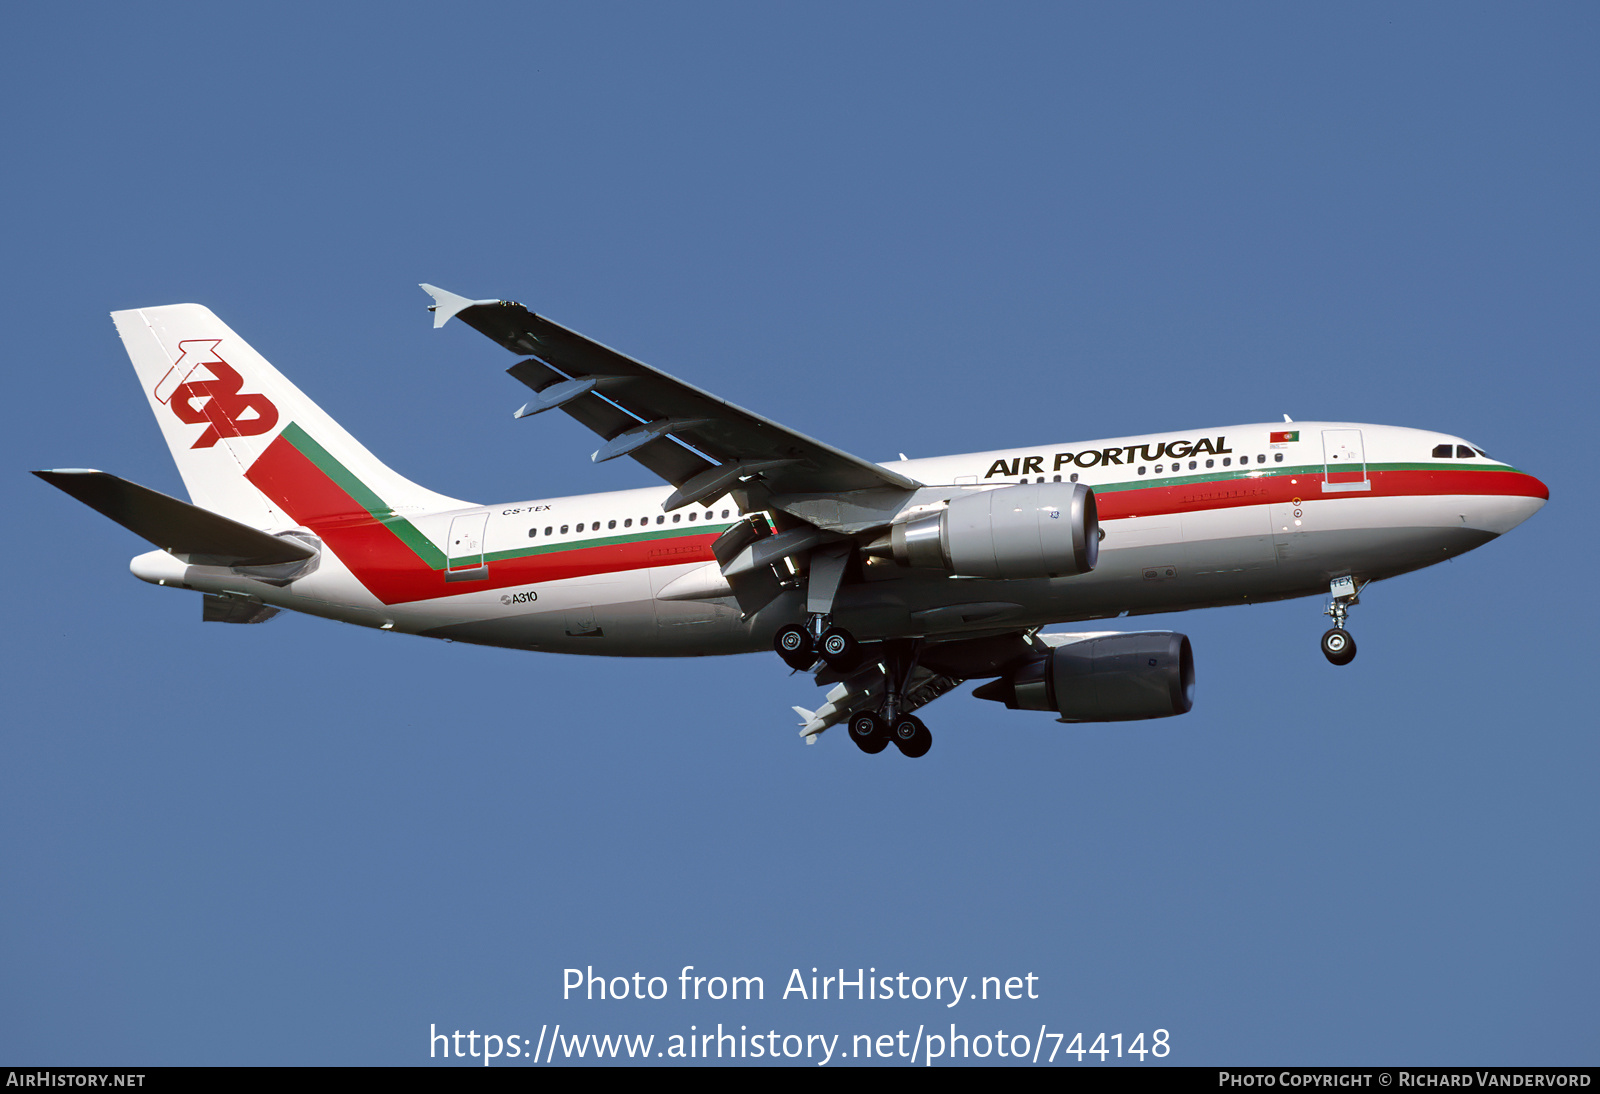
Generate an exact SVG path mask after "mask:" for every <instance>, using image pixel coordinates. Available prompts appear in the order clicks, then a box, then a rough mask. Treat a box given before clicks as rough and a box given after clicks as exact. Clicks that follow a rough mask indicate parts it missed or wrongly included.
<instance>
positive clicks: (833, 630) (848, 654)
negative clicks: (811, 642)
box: [817, 627, 861, 672]
mask: <svg viewBox="0 0 1600 1094" xmlns="http://www.w3.org/2000/svg"><path fill="white" fill-rule="evenodd" d="M817 652H818V653H820V654H821V655H822V659H823V660H824V661H826V662H827V663H828V667H829V668H831V669H836V670H838V671H840V672H848V671H850V670H851V669H853V668H855V667H856V666H857V665H859V664H861V643H859V642H857V641H856V639H855V635H853V634H851V633H850V632H849V631H847V630H845V629H844V628H843V627H829V628H828V629H827V630H825V631H823V632H822V640H821V641H820V642H818V643H817Z"/></svg>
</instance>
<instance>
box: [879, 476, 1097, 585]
mask: <svg viewBox="0 0 1600 1094" xmlns="http://www.w3.org/2000/svg"><path fill="white" fill-rule="evenodd" d="M889 535H890V540H889V547H890V549H891V552H892V554H893V557H894V560H895V561H896V562H898V563H899V564H900V565H902V566H910V567H914V568H916V569H925V570H944V571H946V572H948V573H952V574H957V575H960V576H962V577H995V578H1013V577H1070V576H1072V575H1075V574H1086V573H1088V572H1089V571H1090V570H1092V569H1094V567H1095V563H1096V562H1097V561H1098V560H1099V557H1100V520H1099V516H1098V514H1097V513H1096V511H1095V503H1094V491H1093V490H1090V489H1089V488H1088V487H1087V486H1085V485H1084V484H1083V483H1081V482H1036V483H1028V484H1027V485H1023V486H1005V487H1001V488H1000V489H998V490H984V491H981V492H977V493H963V494H961V495H960V496H959V497H956V498H953V499H952V500H951V502H950V504H949V506H947V507H946V508H945V509H944V510H942V511H941V512H938V513H934V514H931V515H929V516H926V517H919V518H918V519H916V520H911V521H906V522H905V523H904V524H897V525H895V526H894V527H893V528H892V529H890V533H889Z"/></svg>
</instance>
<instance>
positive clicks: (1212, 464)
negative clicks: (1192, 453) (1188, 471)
mask: <svg viewBox="0 0 1600 1094" xmlns="http://www.w3.org/2000/svg"><path fill="white" fill-rule="evenodd" d="M1216 465H1217V461H1216V460H1207V461H1206V466H1207V467H1215V466H1216Z"/></svg>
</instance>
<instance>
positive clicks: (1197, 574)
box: [35, 285, 1549, 756]
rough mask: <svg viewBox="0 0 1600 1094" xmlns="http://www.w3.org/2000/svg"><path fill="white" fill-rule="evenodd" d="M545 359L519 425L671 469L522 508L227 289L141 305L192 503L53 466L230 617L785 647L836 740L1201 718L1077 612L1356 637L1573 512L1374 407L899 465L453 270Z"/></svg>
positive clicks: (469, 313) (723, 648)
mask: <svg viewBox="0 0 1600 1094" xmlns="http://www.w3.org/2000/svg"><path fill="white" fill-rule="evenodd" d="M423 288H424V289H426V290H427V291H428V292H429V293H430V294H431V295H432V296H433V298H434V301H435V302H434V304H433V306H432V307H431V308H430V310H431V311H432V312H433V315H434V326H435V327H441V326H443V325H444V324H445V323H446V322H447V321H448V320H450V319H451V318H459V319H461V320H462V321H463V322H465V323H466V324H467V325H468V326H470V327H472V328H474V329H475V330H477V331H479V332H481V333H483V334H485V335H487V336H488V337H489V338H490V339H492V340H493V341H494V342H496V343H498V344H499V345H500V346H502V347H503V348H505V349H507V350H509V351H510V352H512V353H513V354H515V355H516V356H517V357H518V358H519V359H518V361H517V363H516V364H514V365H512V366H511V368H510V369H508V370H507V371H508V372H509V373H510V375H511V376H512V378H513V379H515V380H517V381H519V382H520V383H522V384H523V385H525V386H526V387H527V388H528V389H529V391H530V392H531V398H530V399H529V401H528V402H527V403H526V404H525V405H524V406H523V407H522V408H521V409H520V410H518V411H517V412H516V414H517V416H518V417H529V416H532V415H537V414H542V413H544V412H546V411H551V410H560V411H561V412H562V413H564V414H567V415H569V416H571V417H572V418H574V419H576V420H577V421H578V422H579V423H581V424H582V425H584V426H587V427H588V428H589V429H591V430H593V431H594V432H595V433H597V434H598V435H599V437H600V439H601V445H600V447H599V449H598V450H597V451H596V452H595V453H594V457H593V458H594V459H595V460H596V461H604V460H610V459H615V458H618V457H621V456H627V457H629V458H631V459H633V460H635V461H637V462H638V463H640V464H642V465H643V466H644V467H645V469H646V470H648V471H650V472H652V473H653V474H655V475H656V476H658V477H659V478H660V479H662V480H664V481H665V482H666V484H667V485H665V486H656V487H646V488H642V489H637V490H623V491H616V492H612V493H604V494H587V495H577V496H571V497H560V498H543V499H538V500H534V501H516V502H509V503H504V504H497V505H478V504H475V503H472V502H468V501H462V500H460V499H458V498H450V497H445V496H443V495H441V494H437V493H434V492H433V491H431V490H428V489H426V488H425V487H422V486H419V485H417V484H416V483H414V482H411V481H410V480H408V479H406V478H404V477H402V476H401V475H399V474H397V473H396V472H394V471H392V470H390V469H389V468H388V467H387V466H385V465H384V464H383V463H381V462H380V461H379V460H378V459H377V458H376V457H374V456H373V455H372V454H371V453H370V452H368V451H367V450H366V449H365V448H364V447H362V446H361V444H360V443H358V442H357V441H356V440H355V438H353V437H352V436H350V434H349V433H347V432H345V430H344V429H343V428H341V427H340V426H339V425H338V424H337V423H336V422H334V421H333V419H331V418H330V417H328V415H327V414H325V413H324V412H323V411H322V410H321V409H320V408H318V407H317V405H316V404H315V403H313V402H312V401H311V400H309V399H308V398H306V397H305V396H304V395H303V394H301V392H300V391H299V389H298V388H296V387H295V386H294V385H293V384H291V383H290V382H289V381H288V380H287V379H285V378H284V377H283V376H282V375H281V374H280V373H279V372H278V371H277V370H276V369H275V368H273V367H272V366H271V365H270V364H268V363H267V361H266V360H265V359H264V358H262V357H261V356H260V355H259V354H258V353H256V352H255V350H253V349H251V348H250V346H249V345H248V344H246V343H245V342H244V340H243V339H241V338H240V337H239V336H238V335H237V334H235V333H234V332H233V331H232V330H230V329H229V328H228V327H227V326H226V325H224V324H223V323H222V321H221V320H219V319H218V318H217V317H216V316H215V315H213V314H212V313H211V312H210V311H208V310H207V309H206V308H204V307H201V306H199V305H197V304H176V305H171V306H167V307H157V308H141V309H136V310H131V311H119V312H115V313H113V315H112V318H113V319H114V320H115V322H116V326H117V331H118V333H119V334H120V335H121V337H122V341H123V344H124V346H125V347H126V349H127V351H128V355H129V357H131V358H132V360H133V365H134V369H135V371H136V372H137V374H138V377H139V383H140V386H141V387H142V388H143V389H144V392H145V394H146V396H147V397H148V398H149V402H150V408H151V410H152V411H154V413H155V416H156V421H157V422H158V423H159V424H160V426H161V430H162V433H163V434H164V435H165V437H166V440H167V444H168V446H169V447H170V448H171V451H172V455H173V458H174V459H175V460H176V462H177V465H178V470H179V472H180V473H181V475H182V477H183V482H184V485H185V487H186V488H187V489H188V492H189V497H190V501H189V502H183V501H180V500H178V499H176V498H171V497H168V496H166V495H164V494H160V493H157V492H156V491H153V490H150V489H147V488H145V487H142V486H138V485H136V484H134V483H131V482H128V481H126V480H123V479H120V478H117V477H115V476H113V475H109V474H106V473H104V472H100V471H91V470H81V469H62V470H52V471H38V472H35V474H37V475H38V476H39V477H40V478H43V479H44V480H46V481H47V482H50V483H51V484H53V485H55V486H57V487H60V488H61V489H62V490H64V491H66V492H67V493H69V494H71V495H72V496H73V497H75V498H78V499H79V500H80V501H83V502H85V503H87V504H88V505H90V506H93V507H94V508H95V509H97V510H99V511H100V512H102V513H104V514H105V515H107V516H109V517H110V518H111V519H112V520H115V521H117V522H118V523H120V524H122V525H123V526H125V527H126V528H128V529H130V530H131V531H133V532H135V533H137V534H138V535H140V536H142V537H143V538H144V539H146V540H148V541H149V542H151V543H152V544H154V545H155V546H156V547H157V550H154V551H150V552H148V553H146V554H141V555H139V556H137V557H136V558H134V559H133V561H132V563H131V569H132V571H133V573H134V575H135V576H137V577H139V578H142V579H143V580H145V581H149V582H152V583H154V584H157V585H163V586H168V587H172V588H179V589H190V590H197V591H199V592H201V593H203V594H204V598H203V599H204V603H203V613H202V614H203V618H204V619H205V620H207V621H212V622H224V623H259V622H262V621H264V620H266V619H268V618H271V617H272V616H273V615H275V614H276V613H277V612H279V611H280V610H283V609H288V610H292V611H298V612H305V613H307V614H310V615H319V616H325V617H327V618H330V619H338V620H342V621H344V622H347V623H356V624H360V625H362V626H368V627H377V628H381V629H383V630H389V631H400V632H404V633H408V634H417V635H423V636H426V637H430V638H445V639H452V640H454V641H458V642H474V643H480V644H483V645H491V646H507V647H512V648H516V649H524V650H537V651H549V652H560V653H574V654H598V655H606V656H621V657H661V656H672V657H684V656H704V655H711V654H733V653H748V652H751V651H756V650H762V649H774V650H776V652H777V654H778V655H779V656H780V657H782V658H783V660H784V661H785V662H787V663H788V664H789V665H791V666H793V667H794V668H795V669H797V670H804V671H809V672H812V673H814V674H815V677H816V680H817V683H818V684H819V685H820V686H824V687H829V688H830V690H829V691H828V692H827V693H826V698H825V699H824V701H823V702H822V704H821V705H820V707H819V708H818V709H816V710H814V711H813V710H806V709H803V708H800V707H796V708H795V710H796V711H798V712H799V713H800V715H801V718H802V722H803V724H802V727H801V735H802V736H803V737H804V738H805V740H806V741H807V743H814V742H815V741H816V739H817V736H818V735H819V734H821V733H822V732H823V731H824V730H826V729H828V728H829V727H830V726H833V725H837V724H841V723H842V724H846V725H847V726H848V732H849V735H850V738H851V739H852V740H853V741H855V743H856V744H857V745H858V746H859V747H860V748H861V749H862V750H863V751H865V752H869V753H876V752H881V751H883V750H884V749H885V748H886V747H887V746H888V745H890V744H891V743H892V744H894V745H895V746H896V747H897V748H898V749H899V750H900V751H901V752H902V753H904V754H905V755H907V756H921V755H923V754H925V753H926V752H927V751H928V749H929V747H930V746H931V744H932V740H933V738H932V735H931V733H930V732H929V730H928V728H927V726H926V725H925V724H924V723H923V721H922V720H921V719H920V718H919V717H918V716H917V714H916V712H917V711H918V710H920V709H921V708H922V707H923V706H925V705H927V704H928V703H930V702H932V701H933V700H934V699H937V698H938V697H939V696H941V695H943V694H944V693H946V692H948V691H950V690H951V689H953V688H955V687H956V686H957V685H959V684H960V683H962V682H963V681H966V680H972V679H984V680H987V681H988V682H987V683H985V684H983V685H981V686H980V687H978V688H977V689H976V690H975V691H974V692H973V694H974V695H975V696H977V697H979V698H982V699H991V700H996V701H998V702H1002V703H1004V704H1005V705H1006V706H1007V707H1010V708H1013V709H1021V710H1037V711H1048V712H1050V713H1052V714H1055V715H1056V716H1057V717H1058V718H1059V719H1060V720H1061V721H1063V722H1098V721H1123V720H1131V719H1142V718H1160V717H1165V716H1169V715H1176V714H1182V713H1185V712H1187V711H1188V710H1189V709H1190V708H1191V706H1192V704H1193V697H1194V658H1193V655H1192V652H1191V649H1190V643H1189V640H1188V638H1187V637H1185V636H1184V635H1181V634H1177V633H1173V632H1168V631H1134V632H1109V631H1091V632H1083V633H1052V632H1046V631H1044V630H1043V629H1042V628H1044V627H1045V626H1047V625H1050V624H1061V623H1070V622H1078V621H1087V620H1096V619H1108V618H1113V617H1122V616H1129V615H1143V614H1148V613H1154V612H1173V611H1182V610H1187V609H1191V608H1205V607H1215V606H1218V605H1228V604H1243V603H1251V602H1259V601H1268V600H1280V599H1285V598H1288V597H1303V596H1313V595H1318V594H1325V595H1327V596H1328V597H1329V598H1330V603H1329V606H1328V608H1327V614H1328V615H1329V616H1330V617H1331V618H1332V624H1333V625H1332V627H1330V628H1329V629H1328V630H1327V632H1326V633H1325V634H1323V636H1322V652H1323V654H1324V655H1325V656H1326V657H1327V659H1328V660H1329V661H1330V662H1332V663H1333V664H1335V665H1343V664H1348V663H1349V662H1350V660H1351V659H1352V658H1353V657H1354V656H1355V653H1356V646H1355V640H1354V638H1353V637H1352V636H1351V634H1350V631H1349V630H1348V629H1347V627H1346V622H1347V619H1348V615H1349V611H1350V609H1351V608H1352V607H1354V606H1355V605H1356V604H1357V603H1358V599H1359V596H1360V594H1361V591H1362V589H1363V588H1364V587H1365V586H1366V585H1367V584H1368V583H1369V582H1372V581H1376V580H1380V579H1383V578H1389V577H1393V576H1395V575H1397V574H1402V573H1405V572H1407V571H1409V570H1415V569H1419V568H1421V567H1423V566H1429V565H1432V564H1434V563H1436V562H1443V561H1445V560H1446V559H1450V558H1453V557H1455V556H1456V555H1459V554H1461V553H1463V552H1465V551H1470V550H1472V549H1473V548H1475V547H1480V546H1482V545H1483V544H1485V543H1487V542H1489V541H1490V540H1492V539H1494V538H1495V537H1496V536H1499V535H1502V534H1504V533H1505V532H1508V531H1510V530H1511V529H1512V528H1514V527H1516V526H1517V525H1518V524H1520V523H1522V522H1523V521H1524V520H1527V519H1528V518H1529V517H1530V516H1532V515H1533V514H1534V513H1535V512H1537V511H1538V509H1539V508H1540V507H1541V506H1542V505H1544V503H1545V501H1546V500H1547V499H1548V498H1549V491H1548V490H1547V489H1546V488H1545V486H1544V484H1543V483H1541V482H1540V481H1539V480H1538V479H1536V478H1534V477H1533V476H1531V475H1529V474H1526V473H1525V472H1522V471H1518V470H1516V469H1515V468H1513V467H1511V466H1509V465H1508V464H1505V463H1503V462H1501V461H1500V460H1497V459H1494V458H1492V457H1490V456H1489V455H1488V454H1487V453H1485V452H1484V451H1483V450H1482V449H1481V448H1479V447H1478V446H1477V445H1475V444H1472V443H1470V442H1468V441H1466V440H1464V439H1462V438H1460V437H1455V436H1449V435H1446V434H1442V433H1433V432H1429V431H1427V430H1422V429H1406V428H1399V427H1394V426H1378V425H1366V424H1360V423H1353V422H1291V421H1289V420H1288V419H1287V417H1286V418H1285V420H1284V421H1283V422H1281V423H1278V422H1273V423H1266V424H1255V425H1227V426H1215V427H1208V428H1204V429H1189V430H1183V431H1180V432H1175V433H1156V434H1150V435H1148V436H1141V437H1117V438H1110V439H1106V440H1092V441H1077V442H1070V443H1066V444H1058V445H1046V446H1041V447H1034V448H1019V449H1007V450H1004V451H998V452H977V453H971V454H967V455H959V456H941V457H935V458H931V459H917V460H905V459H902V460H901V461H900V462H897V463H892V464H876V463H871V462H869V461H867V460H863V459H860V458H858V457H856V456H852V455H850V454H849V453H847V452H843V451H841V450H839V449H837V448H834V447H832V446H830V445H827V444H824V443H822V442H821V441H817V440H814V439H812V438H810V437H807V436H804V435H803V434H800V433H796V432H795V431H794V430H791V429H787V428H785V427H784V426H781V425H779V424H778V423H776V422H774V421H772V420H770V419H767V418H764V417H762V416H760V415H758V414H755V413H753V412H751V411H748V410H744V409H742V408H740V407H737V406H733V405H732V404H730V403H727V402H724V401H723V400H721V399H719V398H717V397H716V396H714V395H711V394H710V393H708V392H705V391H702V390H700V389H699V388H696V387H694V386H692V385H691V384H688V383H685V382H684V381H682V380H678V379H676V378H674V377H672V376H669V375H667V374H666V373H664V372H661V371H659V370H657V369H654V368H651V367H650V366H648V365H645V364H642V363H640V362H638V361H635V360H633V359H631V358H629V357H626V356H624V355H622V354H620V353H618V352H616V351H615V350H612V349H608V348H607V347H605V346H603V345H600V344H599V343H597V342H594V341H591V340H590V339H588V338H585V337H584V336H583V335H581V334H578V333H576V332H575V331H572V330H568V329H567V328H565V327H563V326H560V325H558V324H556V323H554V322H552V321H551V320H549V319H546V318H544V317H543V316H539V315H536V314H534V313H533V312H530V311H528V310H527V309H526V308H524V307H523V306H522V305H520V304H516V303H513V302H511V301H503V300H471V299H467V298H465V297H461V296H457V295H455V294H453V293H449V292H445V291H444V290H442V289H437V288H434V287H432V286H429V285H424V286H423Z"/></svg>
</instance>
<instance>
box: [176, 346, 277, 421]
mask: <svg viewBox="0 0 1600 1094" xmlns="http://www.w3.org/2000/svg"><path fill="white" fill-rule="evenodd" d="M221 342H222V339H220V338H195V339H190V340H189V341H187V342H179V343H178V351H179V353H178V360H177V361H176V362H174V363H173V366H172V367H171V368H170V369H168V370H167V374H166V375H165V376H163V377H162V378H161V382H160V383H158V384H156V390H155V396H156V399H157V400H158V401H160V402H163V403H166V404H167V405H168V406H170V407H172V412H173V413H174V414H176V415H177V416H178V420H179V421H181V422H186V423H188V424H189V425H200V424H201V423H205V424H206V427H207V428H206V430H205V432H204V433H201V434H200V439H199V440H197V441H195V442H194V444H192V445H191V446H190V447H191V448H210V447H211V446H212V445H214V444H216V443H217V442H218V441H220V440H221V439H222V438H224V437H255V436H258V435H260V434H262V433H265V432H267V431H268V430H269V429H271V428H272V427H273V426H275V425H277V424H278V408H277V407H275V406H273V405H272V400H271V399H268V398H267V397H266V396H265V395H260V394H256V395H241V394H240V393H239V388H240V387H241V386H243V384H244V377H242V376H240V375H239V374H238V373H237V372H235V371H234V369H233V366H231V365H229V364H228V362H226V361H224V360H223V359H222V358H221V356H219V355H218V354H217V346H218V345H220V344H221ZM202 369H204V370H206V371H207V372H209V373H210V374H211V376H212V379H209V380H208V379H196V378H195V374H196V373H198V372H200V370H202ZM201 375H202V376H203V375H204V373H201ZM196 403H199V404H200V405H198V406H196V405H195V404H196Z"/></svg>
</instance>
